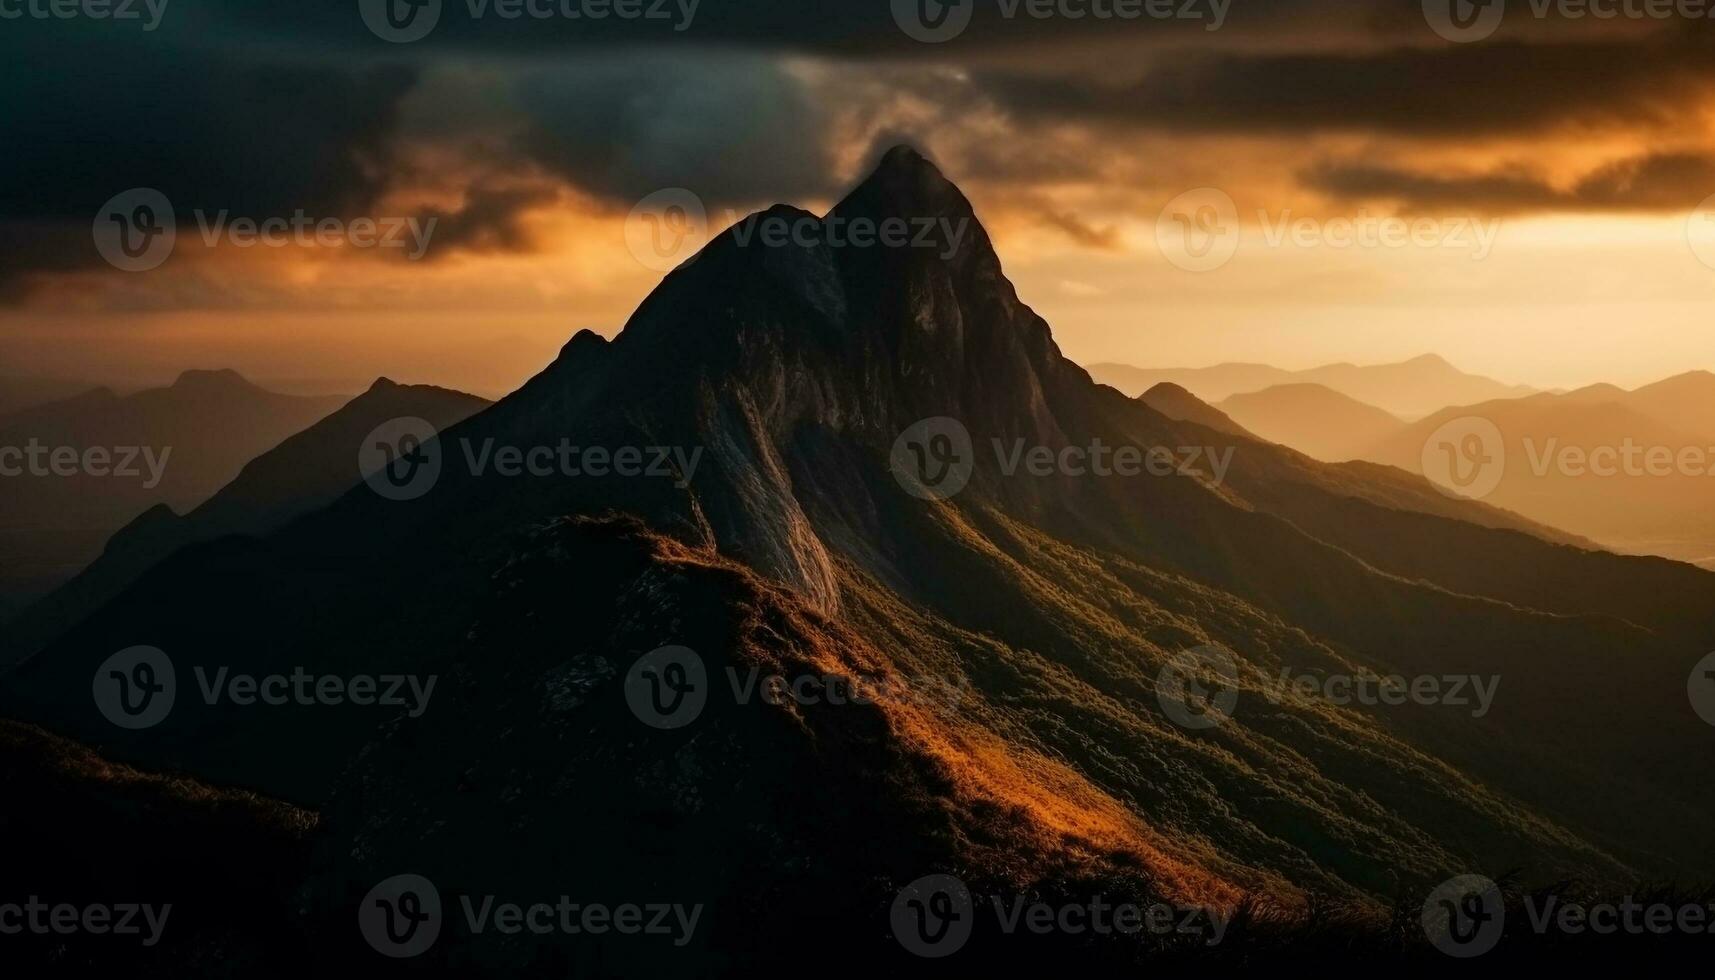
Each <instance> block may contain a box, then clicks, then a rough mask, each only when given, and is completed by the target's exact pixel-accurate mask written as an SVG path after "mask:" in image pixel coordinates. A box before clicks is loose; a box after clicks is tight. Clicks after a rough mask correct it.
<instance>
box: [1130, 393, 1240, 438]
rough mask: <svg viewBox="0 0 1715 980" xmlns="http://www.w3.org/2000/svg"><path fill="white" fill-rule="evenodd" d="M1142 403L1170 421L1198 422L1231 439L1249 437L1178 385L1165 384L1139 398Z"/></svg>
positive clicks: (1214, 409)
mask: <svg viewBox="0 0 1715 980" xmlns="http://www.w3.org/2000/svg"><path fill="white" fill-rule="evenodd" d="M1138 400H1139V401H1141V402H1143V403H1144V404H1145V405H1148V406H1149V407H1150V408H1153V409H1155V410H1156V411H1157V412H1160V413H1161V414H1163V415H1165V416H1167V417H1168V418H1170V419H1178V420H1179V421H1181V422H1195V423H1197V424H1198V425H1202V426H1207V427H1209V428H1211V429H1214V430H1215V431H1216V432H1225V433H1227V434H1228V435H1236V436H1243V435H1249V434H1250V433H1248V432H1246V431H1245V429H1244V427H1243V426H1241V425H1239V424H1238V423H1237V422H1234V421H1233V420H1232V419H1231V418H1229V417H1228V416H1227V415H1226V414H1225V413H1224V412H1222V411H1221V410H1220V409H1218V408H1215V407H1214V406H1212V405H1210V404H1209V403H1207V402H1205V401H1203V400H1202V399H1200V398H1198V397H1197V396H1196V395H1193V394H1191V393H1190V392H1189V391H1186V390H1185V389H1184V388H1181V387H1179V386H1178V385H1176V384H1172V383H1170V382H1166V381H1163V382H1162V383H1161V384H1158V385H1156V386H1155V387H1153V388H1151V389H1149V390H1148V391H1146V392H1144V393H1143V394H1141V395H1139V396H1138Z"/></svg>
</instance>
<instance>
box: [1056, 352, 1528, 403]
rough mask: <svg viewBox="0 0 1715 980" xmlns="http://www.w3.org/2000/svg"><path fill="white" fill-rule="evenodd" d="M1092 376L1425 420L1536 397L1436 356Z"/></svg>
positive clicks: (1094, 370)
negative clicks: (1311, 389)
mask: <svg viewBox="0 0 1715 980" xmlns="http://www.w3.org/2000/svg"><path fill="white" fill-rule="evenodd" d="M1090 374H1091V376H1093V377H1094V378H1095V379H1096V380H1097V381H1100V382H1102V383H1104V384H1111V385H1113V386H1114V387H1116V388H1118V389H1120V390H1121V391H1123V392H1126V393H1127V394H1135V393H1138V392H1142V391H1145V390H1147V389H1148V388H1150V387H1151V386H1153V385H1156V384H1160V383H1162V382H1164V381H1166V382H1172V383H1174V384H1177V385H1180V386H1182V387H1184V388H1186V389H1187V390H1189V391H1190V392H1192V393H1193V394H1195V395H1196V396H1197V397H1199V398H1201V399H1203V400H1204V401H1206V402H1209V403H1211V404H1217V403H1220V402H1223V401H1226V400H1227V399H1228V398H1231V397H1232V396H1234V395H1239V394H1247V393H1250V392H1256V391H1261V390H1263V389H1264V388H1273V387H1277V386H1279V385H1287V384H1312V385H1321V386H1323V387H1325V388H1329V389H1332V390H1334V391H1337V392H1339V393H1340V394H1342V395H1345V396H1346V397H1348V398H1352V399H1355V400H1357V401H1360V402H1363V403H1364V404H1366V405H1373V406H1375V407H1377V408H1380V409H1382V410H1383V411H1386V412H1388V413H1390V414H1392V415H1397V416H1399V417H1400V418H1405V419H1416V418H1422V417H1423V416H1425V415H1428V414H1429V413H1430V412H1434V411H1436V410H1438V409H1441V408H1444V407H1446V406H1448V405H1470V404H1473V403H1475V402H1483V401H1492V400H1495V399H1503V398H1523V397H1525V396H1527V395H1531V394H1534V393H1535V389H1532V388H1527V387H1524V386H1521V385H1506V384H1502V383H1500V382H1498V381H1495V380H1493V379H1490V378H1485V377H1482V376H1480V375H1475V374H1467V373H1466V372H1464V371H1461V370H1459V369H1458V368H1456V367H1454V366H1453V365H1451V364H1449V363H1447V361H1446V360H1445V359H1444V358H1441V357H1438V356H1436V355H1434V354H1425V355H1423V356H1422V357H1415V358H1412V359H1411V360H1409V361H1403V362H1401V363H1399V364H1374V365H1358V364H1328V365H1324V366H1323V367H1318V368H1310V369H1307V370H1304V371H1286V370H1282V369H1280V368H1275V367H1269V366H1267V365H1263V364H1217V365H1215V366H1214V367H1207V368H1156V369H1146V368H1135V367H1131V366H1129V365H1123V364H1096V365H1092V366H1091V367H1090Z"/></svg>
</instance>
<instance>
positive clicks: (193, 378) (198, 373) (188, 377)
mask: <svg viewBox="0 0 1715 980" xmlns="http://www.w3.org/2000/svg"><path fill="white" fill-rule="evenodd" d="M172 386H173V388H175V389H178V390H181V391H185V390H194V391H227V390H232V389H237V388H254V387H255V385H253V384H251V383H250V381H249V379H248V378H246V377H244V375H242V374H239V373H238V372H237V371H234V370H232V369H231V368H220V369H218V370H199V369H192V370H189V371H184V372H182V373H181V374H180V375H179V376H178V379H177V380H175V381H174V382H173V385H172Z"/></svg>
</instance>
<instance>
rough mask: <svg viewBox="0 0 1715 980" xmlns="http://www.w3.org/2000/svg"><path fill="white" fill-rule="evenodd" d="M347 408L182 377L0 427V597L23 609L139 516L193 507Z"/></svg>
mask: <svg viewBox="0 0 1715 980" xmlns="http://www.w3.org/2000/svg"><path fill="white" fill-rule="evenodd" d="M345 401H346V399H344V398H338V397H334V398H319V397H317V398H310V397H299V396H293V395H280V394H276V393H274V392H271V391H265V390H263V389H261V388H258V387H256V386H255V385H253V384H251V383H250V382H248V381H246V380H244V379H243V378H242V377H240V376H239V375H237V374H235V373H233V372H231V371H186V372H185V373H184V374H182V375H180V377H179V379H178V380H177V381H175V382H174V383H173V385H172V386H171V387H167V388H156V389H150V390H148V391H142V392H138V393H137V394H134V395H128V396H125V397H120V396H118V395H115V394H114V393H113V392H112V391H109V390H107V389H105V388H100V389H96V390H93V391H89V392H86V393H84V394H81V395H78V396H76V397H73V398H70V399H67V400H65V401H60V402H53V403H50V404H46V405H38V406H36V407H35V408H30V409H26V410H24V411H21V412H18V413H16V414H13V415H10V416H8V417H6V418H5V419H4V420H0V453H3V454H5V455H4V456H0V462H3V463H5V464H6V467H7V468H8V469H11V470H15V471H16V473H15V475H6V476H3V477H0V593H4V594H5V595H8V596H10V597H11V598H13V599H14V601H19V602H21V601H24V600H27V599H30V598H33V597H35V596H37V595H40V594H42V593H45V592H46V591H48V590H49V589H51V588H53V587H54V586H57V585H58V584H59V583H61V582H63V581H65V580H66V579H68V578H70V577H71V576H72V575H73V574H75V573H76V572H77V570H78V569H80V568H82V567H84V566H85V565H86V564H88V563H89V562H90V561H92V560H93V559H94V558H95V556H96V555H98V554H100V553H101V547H102V544H103V543H104V542H105V541H106V540H107V537H108V535H110V534H112V533H113V532H114V531H115V530H117V529H119V528H120V527H123V526H124V525H125V524H126V523H128V522H130V521H131V520H132V519H133V518H135V517H137V516H138V515H139V514H141V513H143V512H144V511H146V510H148V509H149V508H150V507H153V506H156V505H159V504H165V505H167V506H169V507H172V508H174V509H177V510H181V511H182V510H185V509H188V508H190V507H193V506H195V505H197V504H199V503H201V502H202V501H203V500H205V499H207V498H208V496H209V495H210V494H212V493H214V492H215V491H216V490H218V489H220V488H221V487H222V486H224V485H225V484H226V483H228V482H229V481H231V480H232V478H233V477H235V476H237V475H238V471H239V469H240V468H242V467H243V466H244V464H245V463H247V462H249V461H250V460H252V459H255V458H256V457H257V456H258V455H260V454H261V453H263V452H265V451H266V450H268V449H270V448H272V447H274V446H275V445H277V444H279V442H280V440H282V439H284V438H286V437H287V436H289V435H291V434H292V433H294V432H299V431H301V430H303V429H304V428H305V427H306V426H308V425H310V424H311V423H312V422H314V421H316V420H317V419H320V418H322V417H323V416H325V415H327V414H328V413H329V412H331V411H333V410H334V409H336V408H338V407H339V406H340V405H341V404H342V403H344V402H345ZM32 448H35V450H36V452H35V454H34V456H33V457H32V456H31V455H30V453H31V450H32ZM14 451H15V452H16V453H22V454H23V455H21V456H18V457H17V458H12V457H13V456H14V455H15V452H14ZM56 452H57V453H59V454H60V457H59V459H58V461H56V459H55V457H54V455H53V454H54V453H56ZM91 453H93V454H95V455H93V456H92V455H90V454H91ZM32 459H33V460H34V461H33V462H32Z"/></svg>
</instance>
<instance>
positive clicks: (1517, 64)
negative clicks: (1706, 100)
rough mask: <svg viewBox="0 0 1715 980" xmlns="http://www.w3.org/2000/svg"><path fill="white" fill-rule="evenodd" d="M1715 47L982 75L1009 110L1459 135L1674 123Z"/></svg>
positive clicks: (1677, 42) (1256, 127) (1533, 47)
mask: <svg viewBox="0 0 1715 980" xmlns="http://www.w3.org/2000/svg"><path fill="white" fill-rule="evenodd" d="M1712 52H1715V48H1711V46H1710V45H1709V44H1707V43H1703V42H1702V41H1700V40H1696V39H1692V38H1687V37H1683V36H1679V35H1674V36H1671V37H1661V38H1657V39H1653V40H1650V41H1648V42H1643V41H1637V42H1626V41H1619V40H1615V41H1606V42H1603V41H1591V42H1580V43H1554V44H1524V43H1518V42H1506V43H1494V44H1484V45H1463V46H1445V47H1437V48H1395V49H1390V50H1382V51H1371V52H1363V53H1316V54H1290V55H1251V56H1213V57H1208V56H1199V55H1189V56H1181V57H1179V58H1177V59H1176V60H1174V61H1172V62H1170V63H1164V64H1157V65H1154V66H1151V67H1148V68H1144V69H1140V70H1137V71H1135V72H1134V73H1133V76H1134V77H1132V78H1131V79H1130V80H1121V79H1120V78H1116V77H1114V76H1116V75H1121V71H1120V70H1116V71H1114V72H1111V73H1108V74H1107V75H1104V76H1085V77H1082V78H1071V77H1049V78H1044V77H1041V76H1039V75H1030V76H1024V75H1018V74H1007V73H1000V72H989V73H986V74H984V75H982V76H979V84H980V85H981V86H982V87H983V88H984V89H986V90H987V91H988V92H990V93H991V94H992V95H993V96H994V97H995V98H996V100H997V101H999V102H1000V104H1001V105H1003V106H1005V107H1006V108H1007V109H1009V110H1010V111H1012V112H1013V113H1014V114H1016V115H1017V116H1019V117H1021V118H1037V119H1065V120H1069V121H1070V120H1082V121H1085V122H1088V123H1092V124H1097V123H1100V124H1107V125H1112V126H1120V127H1134V128H1151V129H1160V130H1174V131H1181V132H1185V131H1190V132H1211V133H1229V132H1230V133H1241V134H1243V133H1274V134H1279V133H1294V134H1296V133H1307V132H1319V131H1323V132H1326V131H1334V132H1378V133H1386V134H1392V135H1404V136H1421V137H1425V138H1442V139H1446V138H1464V137H1470V136H1488V135H1494V134H1497V133H1518V132H1526V131H1539V130H1542V129H1545V128H1549V127H1554V126H1563V125H1571V124H1592V123H1607V124H1619V125H1637V124H1640V123H1642V124H1650V123H1654V124H1661V125H1666V124H1683V122H1684V116H1683V114H1684V112H1685V109H1686V104H1687V98H1688V97H1690V96H1693V95H1695V94H1696V93H1697V92H1699V91H1706V90H1708V89H1709V87H1710V85H1711V82H1712V81H1715V54H1712Z"/></svg>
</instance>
